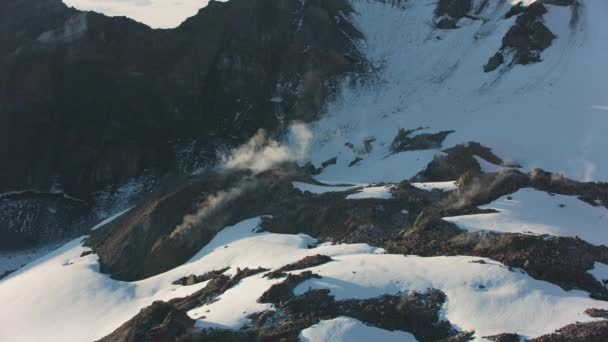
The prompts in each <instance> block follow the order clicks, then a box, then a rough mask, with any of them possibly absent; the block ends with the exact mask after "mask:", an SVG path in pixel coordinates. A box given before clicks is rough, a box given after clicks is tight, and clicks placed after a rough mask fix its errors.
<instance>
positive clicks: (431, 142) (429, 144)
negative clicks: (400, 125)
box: [390, 129, 454, 153]
mask: <svg viewBox="0 0 608 342" xmlns="http://www.w3.org/2000/svg"><path fill="white" fill-rule="evenodd" d="M417 130H419V129H413V130H412V129H408V130H406V129H400V130H399V132H398V133H397V135H396V136H395V138H394V139H393V142H391V146H390V151H391V153H399V152H405V151H416V150H430V149H436V148H441V143H443V141H444V140H445V138H447V136H448V135H450V134H451V133H454V131H441V132H438V133H423V134H418V135H415V136H411V135H412V133H414V132H416V131H417Z"/></svg>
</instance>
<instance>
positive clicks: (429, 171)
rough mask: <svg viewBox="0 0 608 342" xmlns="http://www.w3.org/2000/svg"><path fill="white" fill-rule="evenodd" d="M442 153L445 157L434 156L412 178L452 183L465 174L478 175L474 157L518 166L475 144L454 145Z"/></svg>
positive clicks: (478, 166) (493, 162)
mask: <svg viewBox="0 0 608 342" xmlns="http://www.w3.org/2000/svg"><path fill="white" fill-rule="evenodd" d="M443 152H444V153H445V155H442V156H436V157H435V158H434V159H433V160H432V161H431V162H430V163H429V164H428V165H427V166H426V167H425V169H424V170H422V171H420V172H419V173H418V174H417V175H416V177H414V178H415V179H416V180H418V181H424V182H438V181H452V180H454V179H458V178H459V177H460V176H462V175H463V174H465V173H468V174H480V173H481V166H480V165H479V163H478V162H477V160H476V159H475V157H479V158H481V159H484V160H485V161H487V162H490V163H492V164H494V165H502V166H508V167H518V165H507V164H506V163H505V162H504V161H503V160H502V159H500V158H499V157H498V156H496V155H495V154H494V153H493V152H492V150H491V149H489V148H488V147H485V146H483V145H481V144H479V143H477V142H469V143H467V144H461V145H456V146H453V147H450V148H447V149H445V150H443Z"/></svg>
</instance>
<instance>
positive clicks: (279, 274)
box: [264, 254, 333, 279]
mask: <svg viewBox="0 0 608 342" xmlns="http://www.w3.org/2000/svg"><path fill="white" fill-rule="evenodd" d="M330 261H333V259H332V258H331V257H328V256H327V255H321V254H316V255H309V256H306V257H304V258H303V259H301V260H299V261H296V262H294V263H293V264H289V265H285V266H283V267H281V268H278V269H276V270H274V271H272V272H269V273H267V274H265V275H264V276H265V277H267V278H270V279H277V278H283V277H286V276H287V273H286V272H289V271H296V270H302V269H305V268H311V267H314V266H319V265H323V264H326V263H328V262H330Z"/></svg>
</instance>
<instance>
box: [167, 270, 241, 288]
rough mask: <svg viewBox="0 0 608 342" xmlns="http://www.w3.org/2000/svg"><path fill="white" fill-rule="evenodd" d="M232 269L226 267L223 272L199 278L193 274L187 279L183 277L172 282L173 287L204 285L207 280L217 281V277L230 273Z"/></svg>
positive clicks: (206, 274)
mask: <svg viewBox="0 0 608 342" xmlns="http://www.w3.org/2000/svg"><path fill="white" fill-rule="evenodd" d="M229 269H230V267H226V268H224V269H221V270H217V271H209V272H207V273H205V274H203V275H200V276H197V275H194V274H191V275H189V276H187V277H182V278H179V279H178V280H176V281H174V282H172V284H173V285H182V286H190V285H194V284H198V283H202V282H205V281H207V280H211V279H215V278H217V277H219V276H220V275H221V274H223V273H224V272H226V271H228V270H229Z"/></svg>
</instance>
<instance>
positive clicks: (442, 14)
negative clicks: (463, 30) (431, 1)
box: [435, 0, 472, 29]
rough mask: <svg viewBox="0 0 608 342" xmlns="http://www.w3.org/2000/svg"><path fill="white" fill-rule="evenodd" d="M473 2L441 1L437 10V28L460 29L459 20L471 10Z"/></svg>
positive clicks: (460, 0)
mask: <svg viewBox="0 0 608 342" xmlns="http://www.w3.org/2000/svg"><path fill="white" fill-rule="evenodd" d="M471 6H472V1H471V0H439V2H438V3H437V8H435V26H437V28H440V29H455V28H458V26H457V22H458V19H460V18H463V17H465V16H466V15H467V14H468V13H469V11H470V10H471Z"/></svg>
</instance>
